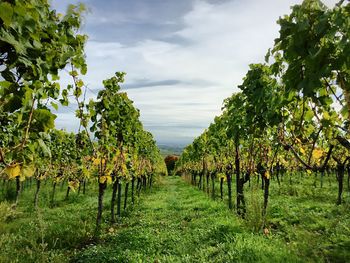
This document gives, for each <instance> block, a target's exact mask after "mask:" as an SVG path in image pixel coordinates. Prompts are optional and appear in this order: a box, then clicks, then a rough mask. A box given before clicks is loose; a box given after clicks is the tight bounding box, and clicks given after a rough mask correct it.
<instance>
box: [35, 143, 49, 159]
mask: <svg viewBox="0 0 350 263" xmlns="http://www.w3.org/2000/svg"><path fill="white" fill-rule="evenodd" d="M38 144H39V146H40V149H41V150H42V152H43V154H44V156H46V157H49V158H51V151H50V149H49V147H47V145H46V144H45V142H44V141H43V140H42V139H38Z"/></svg>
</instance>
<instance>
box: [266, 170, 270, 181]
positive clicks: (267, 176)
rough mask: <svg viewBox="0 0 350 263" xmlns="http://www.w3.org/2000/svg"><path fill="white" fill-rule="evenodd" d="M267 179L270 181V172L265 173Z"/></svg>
mask: <svg viewBox="0 0 350 263" xmlns="http://www.w3.org/2000/svg"><path fill="white" fill-rule="evenodd" d="M265 177H266V179H270V172H269V171H266V172H265Z"/></svg>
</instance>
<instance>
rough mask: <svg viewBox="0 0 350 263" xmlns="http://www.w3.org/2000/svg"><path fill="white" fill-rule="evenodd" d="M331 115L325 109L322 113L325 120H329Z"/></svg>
mask: <svg viewBox="0 0 350 263" xmlns="http://www.w3.org/2000/svg"><path fill="white" fill-rule="evenodd" d="M330 118H331V117H330V116H329V113H328V112H327V111H325V112H324V113H323V119H325V120H329V119H330Z"/></svg>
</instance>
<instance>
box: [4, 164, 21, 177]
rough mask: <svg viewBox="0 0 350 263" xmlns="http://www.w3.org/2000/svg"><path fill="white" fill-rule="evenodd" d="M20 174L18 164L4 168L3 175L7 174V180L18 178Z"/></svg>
mask: <svg viewBox="0 0 350 263" xmlns="http://www.w3.org/2000/svg"><path fill="white" fill-rule="evenodd" d="M20 172H21V167H20V165H19V164H18V163H15V164H12V165H9V166H7V167H6V168H5V173H6V174H7V176H8V177H9V179H14V178H16V177H17V176H19V174H20Z"/></svg>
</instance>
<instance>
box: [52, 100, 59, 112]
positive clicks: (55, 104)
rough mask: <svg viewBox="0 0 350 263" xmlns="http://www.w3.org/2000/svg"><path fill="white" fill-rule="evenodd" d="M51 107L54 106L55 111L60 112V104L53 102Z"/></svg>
mask: <svg viewBox="0 0 350 263" xmlns="http://www.w3.org/2000/svg"><path fill="white" fill-rule="evenodd" d="M51 106H52V107H53V108H54V109H55V110H58V104H57V103H54V102H51Z"/></svg>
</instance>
